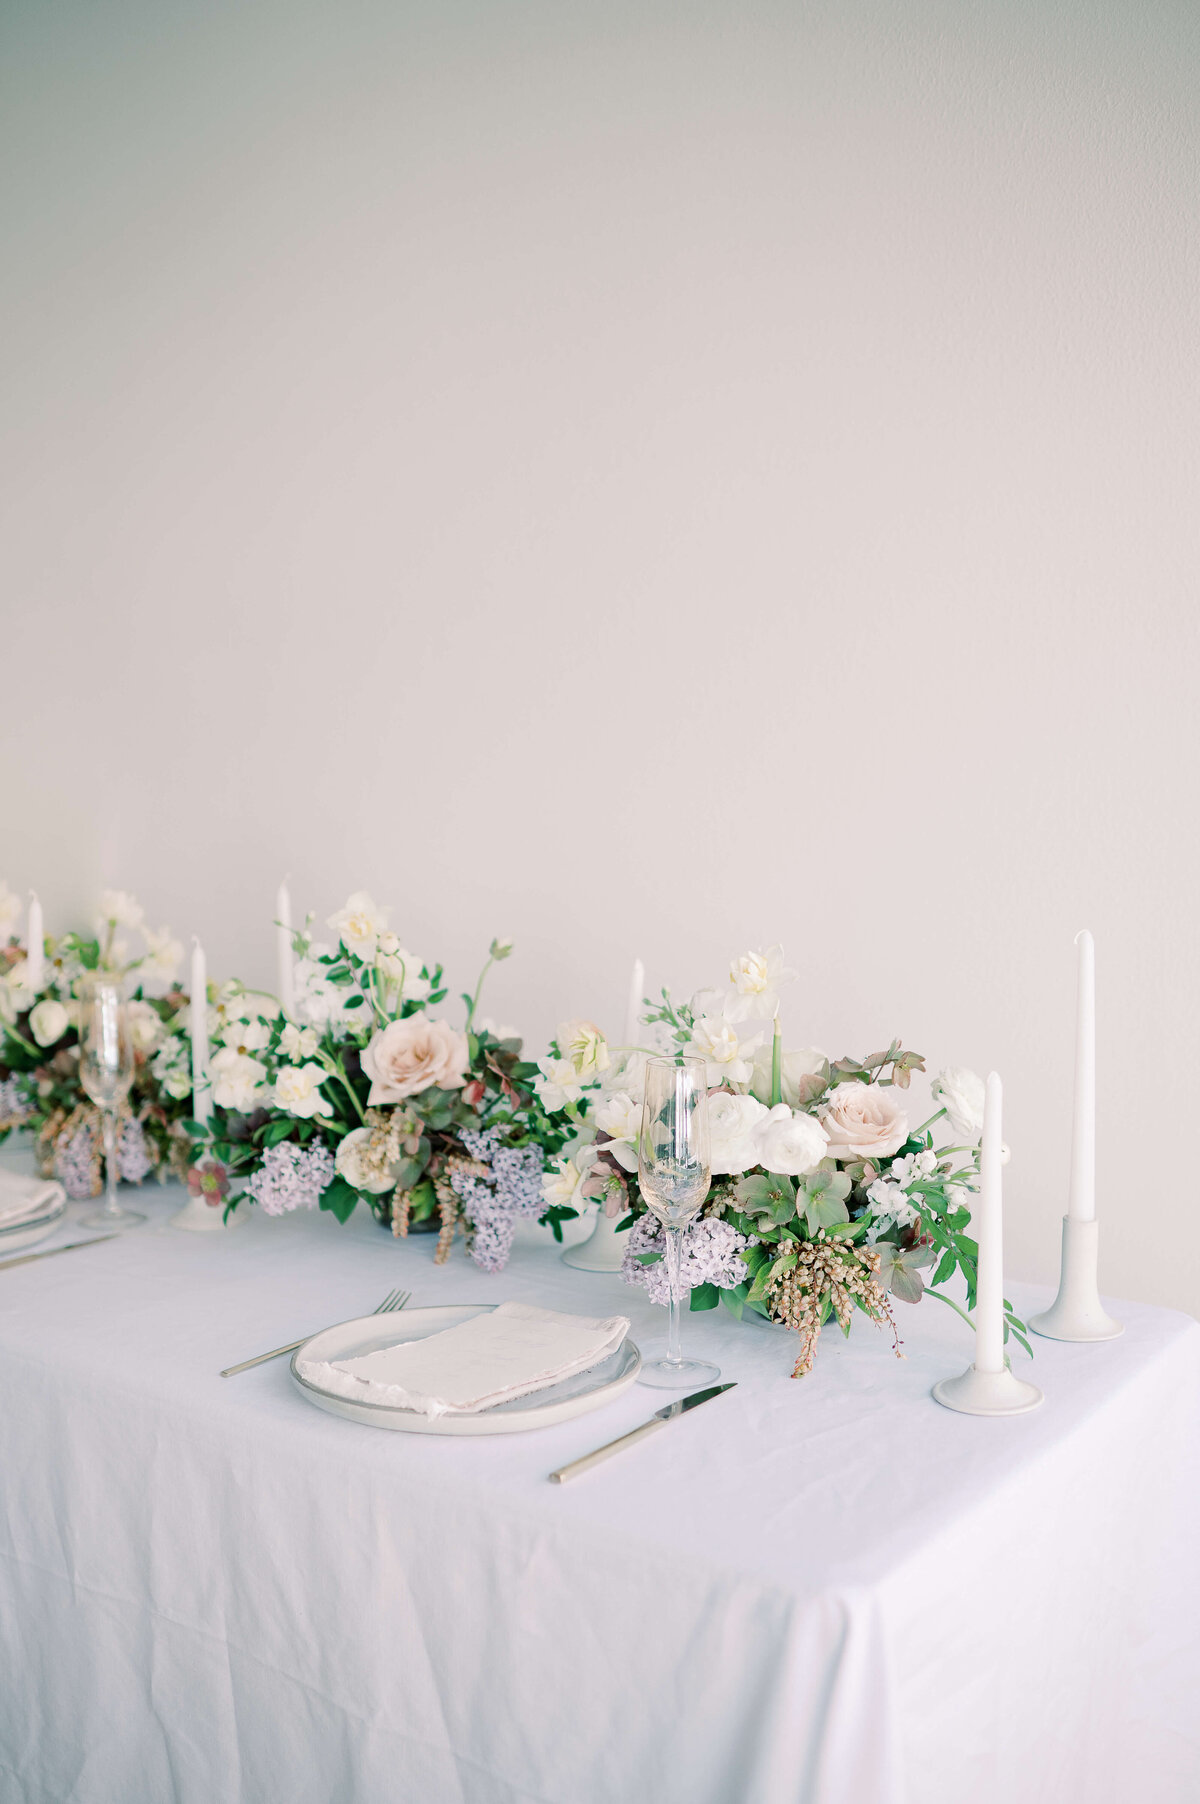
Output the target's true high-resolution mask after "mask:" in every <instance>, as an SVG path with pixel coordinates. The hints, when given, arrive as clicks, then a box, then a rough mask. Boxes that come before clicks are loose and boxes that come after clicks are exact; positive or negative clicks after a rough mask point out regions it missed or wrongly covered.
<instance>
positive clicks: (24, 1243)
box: [0, 1196, 67, 1259]
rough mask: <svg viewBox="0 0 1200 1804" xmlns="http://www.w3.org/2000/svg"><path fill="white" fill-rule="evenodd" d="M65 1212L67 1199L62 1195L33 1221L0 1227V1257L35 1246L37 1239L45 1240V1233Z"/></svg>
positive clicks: (52, 1229) (53, 1228)
mask: <svg viewBox="0 0 1200 1804" xmlns="http://www.w3.org/2000/svg"><path fill="white" fill-rule="evenodd" d="M66 1213H67V1199H66V1197H65V1196H64V1197H63V1199H62V1201H61V1202H60V1203H55V1205H54V1207H53V1208H52V1209H50V1210H49V1211H48V1212H47V1214H45V1215H39V1216H37V1217H36V1219H35V1220H33V1221H18V1222H12V1223H10V1225H9V1226H8V1227H7V1228H0V1259H3V1258H4V1257H5V1255H6V1254H8V1253H19V1252H20V1250H21V1248H22V1247H31V1246H36V1245H37V1243H38V1241H39V1240H45V1238H46V1236H47V1234H53V1232H54V1230H55V1228H57V1227H58V1225H59V1223H60V1222H61V1221H62V1218H63V1216H64V1215H65V1214H66Z"/></svg>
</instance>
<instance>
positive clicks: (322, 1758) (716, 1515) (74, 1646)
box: [0, 1190, 1200, 1804]
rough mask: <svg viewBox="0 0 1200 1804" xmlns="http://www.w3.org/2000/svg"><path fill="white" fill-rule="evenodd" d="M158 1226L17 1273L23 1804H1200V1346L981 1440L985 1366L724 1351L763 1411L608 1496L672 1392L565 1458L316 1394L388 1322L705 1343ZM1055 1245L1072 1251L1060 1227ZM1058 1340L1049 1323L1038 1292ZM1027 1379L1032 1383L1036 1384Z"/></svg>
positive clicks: (7, 1442)
mask: <svg viewBox="0 0 1200 1804" xmlns="http://www.w3.org/2000/svg"><path fill="white" fill-rule="evenodd" d="M145 1194H146V1202H147V1206H149V1207H150V1208H151V1210H152V1212H153V1214H154V1216H155V1219H154V1221H153V1222H152V1223H151V1225H150V1226H148V1227H146V1228H142V1229H139V1230H138V1231H137V1232H136V1233H132V1234H129V1235H127V1236H125V1237H123V1238H121V1239H119V1240H114V1241H111V1242H109V1243H107V1244H106V1245H103V1246H98V1247H95V1248H92V1249H90V1250H88V1251H87V1252H79V1253H71V1254H68V1255H67V1256H66V1257H65V1258H63V1259H61V1260H59V1259H54V1260H47V1261H45V1262H42V1263H40V1264H34V1265H27V1266H24V1267H20V1268H17V1269H15V1270H9V1271H3V1272H0V1383H2V1385H3V1390H2V1409H0V1473H2V1492H3V1497H2V1520H0V1556H2V1557H0V1586H2V1593H0V1799H3V1800H4V1804H18V1801H19V1804H50V1801H51V1800H53V1801H54V1804H166V1801H168V1800H182V1801H184V1804H234V1801H237V1804H285V1801H286V1804H310V1801H311V1804H334V1801H336V1804H383V1801H384V1800H386V1801H387V1804H398V1801H404V1804H407V1801H409V1800H411V1801H412V1804H516V1801H517V1800H522V1801H526V1800H528V1801H531V1804H532V1801H533V1800H537V1804H643V1801H645V1804H785V1801H786V1804H799V1801H801V1800H804V1801H808V1800H814V1801H817V1804H942V1801H943V1800H945V1801H946V1804H950V1801H951V1800H952V1801H953V1804H993V1801H994V1804H1001V1800H1003V1801H1004V1804H1011V1800H1013V1799H1019V1800H1022V1804H1043V1801H1044V1804H1075V1801H1078V1804H1110V1801H1111V1804H1132V1801H1133V1800H1137V1804H1185V1800H1186V1801H1188V1804H1194V1800H1195V1799H1196V1798H1197V1797H1200V1749H1198V1746H1197V1741H1198V1737H1200V1712H1198V1711H1197V1707H1196V1698H1197V1696H1198V1695H1200V1653H1198V1648H1197V1621H1198V1614H1200V1613H1198V1609H1197V1606H1198V1605H1200V1581H1198V1576H1197V1557H1196V1538H1197V1515H1196V1498H1197V1495H1200V1484H1198V1480H1200V1407H1198V1406H1200V1325H1197V1323H1195V1322H1194V1321H1192V1320H1191V1319H1190V1318H1189V1317H1185V1316H1181V1315H1175V1314H1170V1313H1167V1312H1164V1311H1162V1310H1156V1309H1150V1308H1146V1307H1142V1306H1138V1305H1133V1304H1124V1305H1120V1306H1119V1307H1117V1313H1118V1315H1119V1316H1120V1318H1121V1319H1122V1320H1123V1321H1124V1322H1125V1323H1126V1325H1127V1332H1126V1334H1125V1336H1124V1338H1123V1339H1122V1340H1119V1341H1117V1342H1114V1343H1111V1344H1109V1345H1106V1346H1099V1347H1073V1346H1061V1345H1058V1344H1056V1343H1053V1342H1049V1341H1045V1342H1042V1341H1039V1342H1037V1343H1036V1348H1037V1360H1036V1377H1037V1379H1038V1382H1039V1383H1041V1385H1042V1386H1043V1388H1044V1389H1045V1392H1046V1403H1045V1406H1044V1408H1042V1409H1041V1410H1040V1411H1038V1412H1036V1413H1035V1414H1033V1415H1031V1416H1027V1417H1023V1418H1019V1419H1015V1420H1010V1421H980V1420H976V1419H972V1418H969V1417H965V1416H958V1415H953V1414H950V1413H949V1412H947V1411H946V1410H943V1409H940V1408H938V1406H937V1405H936V1404H934V1403H933V1402H932V1401H931V1399H930V1396H929V1388H930V1385H931V1384H932V1383H933V1382H934V1380H935V1379H937V1378H940V1377H943V1376H945V1375H946V1374H947V1373H954V1372H957V1371H959V1370H961V1369H962V1367H963V1366H964V1365H965V1364H966V1363H967V1360H968V1357H969V1354H970V1337H969V1336H968V1334H967V1333H966V1331H965V1330H964V1328H963V1327H962V1325H961V1324H960V1323H959V1322H958V1321H957V1319H956V1318H955V1317H954V1316H953V1315H952V1314H951V1312H950V1311H949V1310H945V1309H942V1308H940V1307H939V1306H938V1305H937V1304H932V1303H927V1304H924V1305H923V1306H922V1307H921V1308H920V1309H919V1310H917V1311H913V1310H904V1309H903V1308H901V1310H900V1313H901V1314H902V1319H903V1332H904V1336H905V1350H906V1352H907V1355H908V1357H907V1359H906V1361H905V1362H904V1363H903V1364H898V1363H897V1362H896V1361H894V1360H893V1359H892V1358H891V1357H890V1355H889V1352H888V1344H887V1342H886V1341H885V1340H884V1339H883V1338H882V1337H880V1336H878V1335H877V1334H876V1333H875V1331H874V1330H873V1329H872V1328H871V1327H870V1325H869V1324H868V1323H866V1322H865V1321H860V1322H858V1323H856V1325H855V1328H854V1333H853V1337H852V1339H851V1341H850V1342H849V1343H843V1342H842V1340H841V1337H840V1335H839V1334H838V1333H837V1332H836V1330H830V1331H829V1332H827V1334H826V1336H825V1339H824V1344H823V1346H822V1349H821V1353H820V1356H819V1360H818V1364H817V1370H816V1373H815V1375H814V1376H813V1377H812V1378H810V1379H807V1380H804V1381H802V1382H799V1383H794V1382H793V1381H792V1380H791V1379H790V1377H789V1376H788V1374H789V1372H790V1370H791V1365H792V1360H793V1358H794V1349H795V1342H794V1340H793V1339H792V1338H791V1337H789V1336H788V1335H787V1334H786V1333H784V1331H782V1330H780V1329H775V1328H771V1327H769V1326H767V1325H766V1324H765V1323H757V1322H756V1323H750V1324H747V1325H745V1326H743V1327H741V1328H739V1327H738V1326H736V1325H735V1324H734V1323H732V1322H730V1321H729V1320H728V1319H724V1318H722V1317H721V1316H718V1315H716V1314H713V1315H708V1316H701V1317H697V1316H693V1317H691V1318H689V1319H688V1320H687V1322H686V1324H685V1326H686V1330H687V1335H688V1340H689V1342H690V1344H691V1346H692V1347H693V1348H694V1349H695V1350H696V1351H697V1352H700V1353H702V1354H704V1355H706V1356H708V1357H710V1358H716V1359H717V1360H718V1361H719V1362H720V1364H721V1365H722V1367H723V1369H724V1375H725V1376H726V1377H727V1378H733V1379H736V1380H737V1381H738V1388H737V1390H735V1391H733V1392H731V1393H729V1394H728V1395H727V1396H725V1397H723V1398H721V1399H720V1400H719V1401H718V1402H715V1403H712V1404H709V1405H707V1406H706V1407H705V1408H703V1409H701V1410H698V1411H696V1412H695V1413H694V1414H692V1415H689V1416H688V1417H686V1418H685V1419H684V1420H683V1421H681V1422H678V1423H674V1424H672V1425H671V1426H670V1427H669V1428H668V1429H667V1430H665V1431H664V1432H663V1433H662V1434H660V1435H658V1436H656V1437H655V1438H654V1439H653V1440H651V1441H650V1442H648V1443H644V1444H642V1445H640V1446H638V1447H636V1448H635V1449H633V1450H631V1451H630V1452H628V1453H626V1454H624V1455H622V1456H621V1457H620V1458H619V1459H616V1460H613V1461H612V1462H610V1463H609V1464H607V1465H605V1466H602V1467H600V1468H598V1469H596V1470H595V1471H593V1472H592V1473H590V1474H589V1475H587V1476H586V1477H584V1478H581V1479H579V1480H578V1481H577V1482H575V1483H573V1484H571V1485H568V1486H566V1487H563V1488H559V1487H557V1486H552V1485H550V1484H548V1483H547V1479H546V1475H547V1473H548V1472H549V1471H550V1470H551V1469H552V1468H553V1467H556V1466H560V1465H562V1464H563V1463H564V1462H566V1461H567V1460H569V1459H571V1458H573V1457H574V1456H576V1455H578V1454H580V1453H583V1452H585V1451H586V1450H587V1449H589V1448H591V1447H593V1446H595V1445H597V1444H598V1443H599V1442H601V1441H604V1440H607V1439H609V1438H611V1437H613V1436H615V1435H617V1434H619V1433H621V1432H622V1431H624V1430H625V1429H627V1428H629V1427H632V1426H633V1425H634V1424H636V1423H637V1422H639V1421H641V1420H644V1419H645V1418H646V1417H648V1416H649V1414H650V1413H651V1411H652V1410H653V1409H654V1408H656V1407H658V1405H659V1404H660V1403H661V1401H662V1398H661V1395H656V1394H654V1393H652V1392H650V1391H647V1390H645V1389H643V1388H641V1387H635V1388H634V1390H633V1391H632V1392H630V1393H628V1394H627V1395H626V1396H624V1397H623V1398H621V1399H620V1400H619V1401H618V1402H616V1403H614V1404H612V1405H611V1406H610V1407H609V1408H608V1409H607V1410H605V1411H602V1412H599V1413H597V1414H593V1415H591V1416H586V1417H582V1418H580V1419H579V1420H577V1421H575V1422H572V1423H568V1424H566V1425H563V1426H560V1427H558V1428H551V1429H544V1430H541V1431H539V1432H538V1433H536V1434H530V1435H516V1436H511V1437H501V1438H498V1439H495V1440H465V1441H464V1440H441V1439H430V1438H426V1437H419V1436H415V1435H413V1436H410V1435H402V1434H387V1433H382V1432H379V1431H376V1430H372V1429H369V1428H364V1427H359V1426H357V1425H354V1424H351V1423H349V1422H345V1421H341V1420H338V1419H336V1418H334V1417H331V1416H328V1415H325V1414H323V1413H321V1412H319V1411H318V1410H316V1409H314V1408H312V1407H311V1406H310V1405H309V1404H308V1403H306V1402H305V1401H304V1399H303V1398H302V1397H301V1396H299V1395H298V1394H297V1392H296V1391H295V1390H294V1388H293V1387H292V1384H291V1381H290V1379H289V1376H288V1370H287V1362H286V1361H285V1360H280V1361H276V1362H275V1363H273V1364H271V1365H267V1366H263V1367H259V1368H258V1369H256V1370H254V1371H250V1372H246V1373H244V1374H242V1375H241V1376H239V1377H237V1378H232V1379H222V1378H219V1377H218V1376H217V1373H218V1370H219V1368H220V1367H222V1366H226V1365H229V1364H231V1363H232V1362H233V1361H235V1360H238V1359H241V1358H245V1357H248V1356H249V1355H251V1354H253V1353H256V1352H260V1351H262V1350H263V1349H265V1348H267V1347H270V1346H272V1345H276V1344H278V1343H280V1342H282V1341H285V1340H289V1339H294V1338H295V1337H296V1336H297V1335H299V1334H301V1333H304V1332H307V1331H311V1330H314V1329H316V1328H318V1327H320V1326H322V1325H323V1324H325V1323H328V1322H331V1321H337V1320H341V1319H345V1318H347V1317H349V1316H353V1315H358V1314H362V1313H364V1312H366V1311H367V1310H369V1309H370V1308H372V1307H373V1306H374V1304H375V1303H376V1302H377V1301H378V1300H379V1298H380V1297H381V1296H382V1295H383V1293H384V1292H385V1291H386V1290H387V1289H388V1288H389V1287H390V1286H392V1285H393V1284H404V1285H407V1286H408V1287H410V1288H411V1289H412V1290H413V1292H414V1301H415V1302H416V1303H418V1304H420V1303H439V1302H455V1303H457V1302H471V1301H476V1300H492V1301H499V1300H502V1299H503V1298H505V1297H517V1298H522V1299H536V1300H537V1301H539V1302H544V1303H546V1304H549V1305H551V1306H552V1307H556V1308H564V1309H574V1310H579V1311H586V1312H587V1313H589V1314H592V1315H599V1314H605V1313H608V1312H610V1311H612V1310H614V1309H617V1308H620V1309H622V1310H624V1311H626V1312H627V1313H629V1314H631V1315H632V1317H633V1321H634V1328H633V1332H634V1336H635V1338H636V1339H638V1340H639V1341H640V1342H641V1343H642V1344H643V1345H645V1344H646V1343H647V1342H653V1341H655V1340H656V1339H657V1338H659V1337H660V1335H661V1331H662V1323H663V1316H662V1313H661V1312H660V1311H658V1310H655V1309H653V1308H651V1307H650V1305H649V1304H647V1303H646V1302H645V1300H644V1298H643V1297H642V1295H641V1293H640V1292H634V1291H632V1290H630V1289H628V1288H626V1287H625V1286H624V1285H623V1284H621V1282H620V1280H619V1279H617V1278H615V1277H612V1278H610V1277H597V1276H591V1275H588V1274H586V1273H582V1272H576V1271H573V1270H571V1269H569V1268H568V1267H566V1266H564V1265H563V1264H562V1263H561V1261H560V1260H559V1258H558V1257H557V1255H556V1253H555V1251H554V1250H553V1249H552V1248H549V1247H546V1248H541V1247H538V1248H525V1249H522V1250H520V1251H518V1253H517V1254H516V1255H515V1257H514V1259H513V1261H512V1264H511V1265H510V1267H509V1270H508V1271H507V1273H505V1274H504V1275H503V1276H501V1277H498V1278H489V1277H487V1276H486V1275H485V1274H484V1273H482V1272H479V1271H477V1270H476V1269H475V1267H474V1266H472V1265H470V1264H469V1263H468V1262H467V1261H466V1259H465V1258H464V1256H463V1254H462V1252H461V1249H458V1250H456V1252H455V1255H454V1257H453V1259H452V1261H451V1263H450V1264H449V1265H448V1266H447V1267H444V1268H441V1269H439V1268H436V1267H435V1266H434V1265H433V1263H432V1252H433V1246H432V1240H431V1239H429V1238H419V1239H413V1240H411V1241H409V1242H408V1243H403V1242H394V1241H393V1240H391V1239H390V1238H389V1237H387V1236H386V1235H385V1234H384V1233H383V1232H382V1231H381V1230H380V1229H379V1228H377V1227H376V1226H375V1225H374V1224H373V1223H372V1222H371V1221H370V1220H369V1219H368V1218H366V1217H365V1216H364V1217H361V1218H357V1219H355V1220H353V1221H351V1223H350V1224H348V1226H347V1227H345V1228H339V1227H338V1225H337V1223H336V1222H334V1221H333V1220H332V1219H330V1218H327V1217H324V1216H320V1217H309V1216H304V1217H296V1216H293V1217H290V1218H285V1219H283V1220H276V1221H272V1220H268V1219H266V1218H256V1219H254V1220H252V1221H251V1222H250V1224H249V1225H248V1226H246V1227H244V1228H242V1229H239V1230H238V1231H237V1232H236V1233H231V1234H227V1235H220V1236H199V1235H187V1234H181V1233H179V1232H177V1231H175V1230H173V1229H171V1228H169V1227H167V1226H166V1221H165V1218H166V1215H167V1213H168V1212H169V1210H170V1209H171V1208H173V1207H175V1206H177V1205H178V1202H179V1200H180V1198H179V1195H178V1193H176V1192H155V1191H153V1190H150V1191H148V1192H146V1193H145ZM1048 1231H1049V1230H1048ZM1013 1289H1014V1290H1015V1292H1016V1300H1017V1302H1018V1305H1019V1306H1020V1305H1025V1306H1026V1307H1032V1306H1034V1304H1035V1303H1036V1302H1037V1301H1038V1300H1040V1297H1041V1293H1033V1292H1027V1291H1025V1290H1023V1289H1022V1288H1021V1287H1020V1286H1014V1287H1013ZM1022 1369H1024V1367H1022Z"/></svg>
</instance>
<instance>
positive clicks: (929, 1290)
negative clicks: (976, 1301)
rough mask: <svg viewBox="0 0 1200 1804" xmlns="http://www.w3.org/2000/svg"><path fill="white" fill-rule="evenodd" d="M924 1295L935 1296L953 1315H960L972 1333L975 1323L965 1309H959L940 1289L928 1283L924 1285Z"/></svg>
mask: <svg viewBox="0 0 1200 1804" xmlns="http://www.w3.org/2000/svg"><path fill="white" fill-rule="evenodd" d="M925 1295H926V1296H927V1297H936V1298H937V1300H938V1302H939V1303H944V1304H945V1305H946V1308H947V1309H952V1310H953V1311H954V1313H955V1315H961V1317H962V1319H963V1321H964V1322H965V1323H966V1324H967V1327H968V1328H969V1329H970V1330H971V1333H972V1334H974V1332H975V1324H974V1322H973V1321H972V1320H971V1318H970V1316H969V1315H968V1314H967V1312H966V1310H965V1309H960V1308H959V1306H958V1304H957V1303H952V1302H951V1301H950V1298H949V1297H944V1296H943V1295H942V1293H941V1291H940V1290H933V1289H932V1288H931V1287H930V1286H929V1285H926V1287H925Z"/></svg>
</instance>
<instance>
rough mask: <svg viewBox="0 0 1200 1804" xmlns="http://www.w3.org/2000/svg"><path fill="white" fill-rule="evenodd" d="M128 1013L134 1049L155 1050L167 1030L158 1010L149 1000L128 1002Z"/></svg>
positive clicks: (130, 1035)
mask: <svg viewBox="0 0 1200 1804" xmlns="http://www.w3.org/2000/svg"><path fill="white" fill-rule="evenodd" d="M126 1014H127V1015H128V1017H129V1037H130V1039H131V1040H132V1041H133V1049H134V1051H135V1052H153V1051H154V1049H155V1047H156V1046H158V1045H159V1044H160V1042H161V1041H162V1039H163V1036H164V1035H165V1033H166V1031H167V1030H166V1028H165V1027H164V1026H163V1024H162V1018H161V1016H160V1015H159V1012H158V1010H157V1009H156V1008H152V1007H151V1006H150V1004H149V1003H148V1002H130V1003H127V1004H126Z"/></svg>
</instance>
